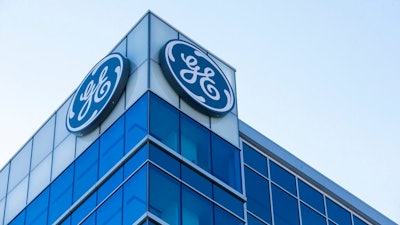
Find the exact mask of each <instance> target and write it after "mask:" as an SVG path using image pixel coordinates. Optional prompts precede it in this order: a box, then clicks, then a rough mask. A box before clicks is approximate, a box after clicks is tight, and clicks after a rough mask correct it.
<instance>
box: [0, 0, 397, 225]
mask: <svg viewBox="0 0 400 225" xmlns="http://www.w3.org/2000/svg"><path fill="white" fill-rule="evenodd" d="M148 10H152V11H153V12H154V13H156V14H157V15H159V16H160V17H161V18H163V19H164V20H166V21H167V22H168V23H170V24H171V25H173V26H174V27H176V28H177V29H179V30H181V31H182V32H183V33H184V34H186V35H187V36H189V37H191V38H192V39H193V40H195V41H196V42H198V43H199V44H201V45H202V46H204V47H205V48H206V49H208V50H210V51H211V52H213V53H214V54H215V55H217V56H218V57H220V58H221V59H223V60H224V61H226V62H228V63H229V64H231V65H232V66H233V67H235V68H236V70H237V73H236V76H237V92H238V107H239V117H240V118H241V119H242V120H243V121H245V122H246V123H248V124H249V125H251V126H253V127H254V128H256V129H257V130H258V131H260V132H261V133H263V134H264V135H266V136H267V137H269V138H270V139H272V140H273V141H275V142H277V143H278V144H279V145H281V146H282V147H284V148H286V149H287V150H288V151H290V152H291V153H293V154H294V155H296V156H297V157H298V158H300V159H302V160H303V161H305V162H306V163H308V164H309V165H311V166H312V167H314V168H315V169H317V170H318V171H320V172H321V173H322V174H324V175H326V176H327V177H328V178H330V179H332V180H333V181H334V182H336V183H338V184H339V185H341V186H342V187H344V188H345V189H347V190H349V191H350V192H352V193H353V194H354V195H356V196H357V197H359V198H360V199H362V200H363V201H365V202H366V203H368V204H370V205H371V206H372V207H374V208H376V209H377V210H379V211H380V212H382V213H383V214H385V215H386V216H388V217H389V218H391V219H392V220H394V221H396V222H397V223H400V191H399V190H400V179H399V175H398V173H399V171H400V163H399V158H400V157H399V156H400V0H335V1H320V0H314V1H313V0H303V1H294V0H293V1H288V0H282V1H281V0H279V1H268V0H258V1H257V0H249V1H236V2H235V1H232V0H231V1H226V0H221V1H208V0H203V1H191V2H190V3H189V1H154V0H149V1H132V0H131V1H128V0H96V1H95V0H85V1H77V0H69V1H54V0H36V1H28V0H0V81H1V84H2V88H0V110H1V116H0V127H1V129H0V167H3V166H4V165H5V163H7V162H8V160H9V159H10V158H11V157H12V156H13V155H14V154H15V153H16V152H17V151H18V150H19V148H20V147H21V146H22V145H23V144H24V143H25V142H26V141H27V140H28V139H29V138H30V137H31V136H32V135H33V134H34V132H36V130H38V129H39V127H40V125H42V124H43V123H44V122H45V120H47V119H48V118H49V116H50V115H51V114H52V113H53V112H55V110H56V109H57V108H58V107H59V106H60V105H61V104H62V103H63V101H64V100H65V99H66V98H67V97H68V96H69V95H70V94H71V93H72V92H73V90H74V89H75V88H76V87H77V86H78V85H79V83H80V82H81V81H82V79H83V78H84V77H85V75H86V73H87V72H88V71H89V70H90V69H91V68H92V66H93V65H94V64H95V63H96V62H98V61H99V60H100V59H101V58H103V57H104V56H105V55H106V54H107V53H108V52H109V51H110V50H111V49H112V48H113V47H114V46H115V44H116V43H117V42H118V41H119V40H120V39H121V38H122V37H123V35H125V34H126V33H127V32H128V30H129V29H130V28H131V27H132V26H133V25H134V24H135V23H136V22H137V21H138V20H139V19H140V18H141V17H142V16H143V15H144V14H145V13H146V12H147V11H148Z"/></svg>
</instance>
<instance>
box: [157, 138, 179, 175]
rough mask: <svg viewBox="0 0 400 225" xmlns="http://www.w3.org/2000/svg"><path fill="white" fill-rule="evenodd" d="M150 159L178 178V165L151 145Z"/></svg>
mask: <svg viewBox="0 0 400 225" xmlns="http://www.w3.org/2000/svg"><path fill="white" fill-rule="evenodd" d="M150 159H151V160H152V161H153V162H155V163H156V164H158V165H159V166H161V167H163V168H164V169H166V170H168V171H169V172H171V173H172V174H174V175H175V176H177V177H179V176H180V163H179V162H178V161H176V160H175V159H174V158H172V157H171V156H170V155H169V154H167V153H166V152H164V151H163V150H161V149H159V148H158V147H156V146H155V145H152V144H151V145H150Z"/></svg>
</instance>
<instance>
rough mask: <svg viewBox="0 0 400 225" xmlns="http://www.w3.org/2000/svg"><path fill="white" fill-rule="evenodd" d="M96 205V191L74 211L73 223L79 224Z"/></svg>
mask: <svg viewBox="0 0 400 225" xmlns="http://www.w3.org/2000/svg"><path fill="white" fill-rule="evenodd" d="M95 207H96V193H94V194H92V195H91V196H90V197H89V198H88V199H86V200H85V202H83V203H82V205H80V206H79V207H78V208H77V209H76V210H75V211H74V212H73V213H72V216H71V217H72V224H79V222H80V221H81V220H82V219H83V218H85V217H86V216H87V215H88V214H89V213H90V212H91V211H92V210H93V209H94V208H95Z"/></svg>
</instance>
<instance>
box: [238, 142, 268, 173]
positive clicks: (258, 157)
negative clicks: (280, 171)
mask: <svg viewBox="0 0 400 225" xmlns="http://www.w3.org/2000/svg"><path fill="white" fill-rule="evenodd" d="M243 160H244V162H245V163H246V164H247V165H249V166H250V167H252V168H253V169H255V170H257V171H258V172H259V173H261V174H262V175H264V176H266V177H268V167H267V158H266V157H265V156H263V155H262V154H260V153H259V152H257V151H256V150H255V149H253V148H251V147H250V146H248V145H246V144H245V143H243Z"/></svg>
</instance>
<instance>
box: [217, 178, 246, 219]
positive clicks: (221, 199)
mask: <svg viewBox="0 0 400 225" xmlns="http://www.w3.org/2000/svg"><path fill="white" fill-rule="evenodd" d="M214 200H215V201H217V202H218V203H220V204H222V205H223V206H225V207H226V208H227V209H229V210H231V211H232V212H233V213H235V214H236V215H238V216H240V217H242V218H243V202H242V201H240V200H239V199H238V198H236V197H234V196H233V195H232V194H230V193H228V192H227V191H225V190H223V189H222V188H220V187H219V186H217V185H214Z"/></svg>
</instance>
